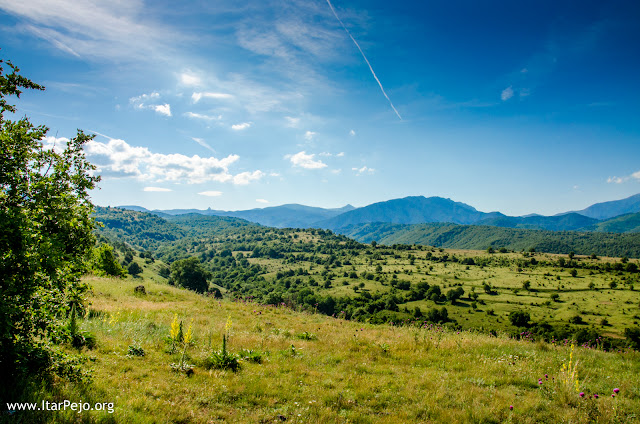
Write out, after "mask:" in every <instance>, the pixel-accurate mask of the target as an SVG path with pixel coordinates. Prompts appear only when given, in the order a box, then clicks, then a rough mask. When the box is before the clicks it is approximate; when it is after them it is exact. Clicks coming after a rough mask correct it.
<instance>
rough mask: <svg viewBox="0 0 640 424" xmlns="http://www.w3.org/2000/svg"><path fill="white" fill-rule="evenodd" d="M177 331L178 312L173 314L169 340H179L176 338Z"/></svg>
mask: <svg viewBox="0 0 640 424" xmlns="http://www.w3.org/2000/svg"><path fill="white" fill-rule="evenodd" d="M179 332H180V323H179V322H178V314H174V315H173V322H172V323H171V332H170V333H169V336H170V337H171V340H173V341H174V342H177V341H179V340H177V338H178V333H179Z"/></svg>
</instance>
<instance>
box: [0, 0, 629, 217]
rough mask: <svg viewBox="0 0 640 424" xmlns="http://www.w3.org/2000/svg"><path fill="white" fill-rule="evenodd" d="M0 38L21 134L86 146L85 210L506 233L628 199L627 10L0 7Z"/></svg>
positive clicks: (342, 0) (527, 4) (37, 1)
mask: <svg viewBox="0 0 640 424" xmlns="http://www.w3.org/2000/svg"><path fill="white" fill-rule="evenodd" d="M330 5H332V6H333V9H334V10H335V13H336V15H337V17H338V18H339V19H340V21H342V23H343V24H344V27H343V26H342V24H341V22H340V21H339V20H338V19H336V15H334V13H333V12H332V9H331V7H330ZM0 31H1V37H2V41H1V43H0V48H1V49H2V50H0V55H1V56H2V58H4V59H10V60H12V61H13V62H14V64H16V65H18V66H19V67H20V68H21V70H22V73H23V74H24V75H25V76H27V77H29V78H31V79H32V80H34V81H36V82H39V83H42V84H44V85H45V86H46V88H47V90H46V91H45V92H44V93H42V92H31V93H24V94H23V96H22V97H21V99H20V101H19V102H17V105H18V107H19V115H27V116H29V117H30V118H31V120H32V121H33V122H34V123H37V124H45V125H47V126H48V127H49V128H50V132H49V136H50V138H48V139H47V140H45V142H46V143H47V144H49V145H51V144H60V143H64V139H65V138H69V137H72V136H73V135H74V134H75V131H76V129H77V128H80V129H83V130H85V131H87V132H91V133H94V134H97V136H96V138H95V140H94V142H92V143H91V144H90V145H88V146H87V155H88V157H89V158H90V159H91V160H92V161H93V162H94V163H95V164H96V165H98V167H99V169H100V173H101V175H102V176H103V180H102V182H101V183H100V189H99V190H96V191H95V192H94V193H93V200H94V202H95V203H96V204H99V205H111V206H115V205H125V204H136V205H141V206H144V207H147V208H150V209H154V208H159V209H171V208H207V207H211V208H213V209H225V210H237V209H249V208H255V207H266V206H275V205H279V204H284V203H302V204H307V205H312V206H322V207H340V206H343V205H345V204H347V203H351V204H353V205H355V206H364V205H366V204H369V203H373V202H376V201H382V200H388V199H391V198H398V197H404V196H408V195H424V196H442V197H449V198H451V199H453V200H456V201H461V202H465V203H468V204H470V205H472V206H474V207H476V208H477V209H479V210H482V211H486V212H489V211H494V210H499V211H501V212H503V213H507V214H512V215H521V214H528V213H542V214H555V213H558V212H563V211H566V210H576V209H582V208H584V207H586V206H588V205H590V204H593V203H596V202H601V201H606V200H614V199H620V198H623V197H627V196H630V195H632V194H636V193H638V192H640V119H639V116H640V95H639V94H640V77H639V75H640V43H638V40H640V4H639V3H638V2H637V1H631V0H629V1H613V2H590V1H580V2H577V1H576V2H568V1H553V2H551V1H518V2H502V1H501V2H498V1H488V2H477V1H456V2H451V1H429V2H382V1H373V0H369V1H362V0H333V1H332V2H331V3H329V2H328V1H326V0H314V1H311V0H309V1H296V0H289V1H278V0H273V1H272V0H261V1H242V0H240V1H224V0H221V1H211V2H208V1H200V0H193V1H184V2H165V1H154V2H151V1H148V2H143V1H139V0H129V1H125V0H122V1H113V0H112V1H99V0H91V1H85V2H77V1H74V0H30V1H23V2H16V1H13V0H0ZM352 37H353V38H352ZM356 43H357V44H356ZM367 61H368V63H367ZM374 74H375V75H374ZM376 78H377V80H376ZM394 108H395V110H394Z"/></svg>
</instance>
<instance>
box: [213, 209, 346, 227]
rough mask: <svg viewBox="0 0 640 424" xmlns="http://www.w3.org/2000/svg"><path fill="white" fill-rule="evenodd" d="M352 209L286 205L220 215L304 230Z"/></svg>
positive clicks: (271, 225)
mask: <svg viewBox="0 0 640 424" xmlns="http://www.w3.org/2000/svg"><path fill="white" fill-rule="evenodd" d="M353 209H355V208H354V207H353V206H351V205H347V206H344V207H342V208H337V209H324V208H317V207H313V206H304V205H298V204H288V205H281V206H272V207H268V208H261V209H250V210H246V211H235V212H225V213H222V214H220V215H225V216H234V217H236V218H242V219H246V220H247V221H251V222H257V223H258V224H261V225H266V226H269V227H277V228H285V227H288V228H306V227H310V226H311V225H312V224H313V223H315V222H317V221H321V220H325V219H328V218H332V217H334V216H336V215H340V214H342V213H344V212H348V211H351V210H353Z"/></svg>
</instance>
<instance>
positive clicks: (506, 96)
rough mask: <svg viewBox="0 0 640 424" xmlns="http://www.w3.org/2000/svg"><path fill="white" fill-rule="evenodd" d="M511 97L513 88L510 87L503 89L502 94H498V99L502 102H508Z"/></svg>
mask: <svg viewBox="0 0 640 424" xmlns="http://www.w3.org/2000/svg"><path fill="white" fill-rule="evenodd" d="M512 97H513V87H511V86H509V87H507V88H505V89H504V90H502V93H500V99H501V100H502V101H503V102H504V101H507V100H509V99H510V98H512Z"/></svg>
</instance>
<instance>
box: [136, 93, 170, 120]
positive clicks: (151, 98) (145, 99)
mask: <svg viewBox="0 0 640 424" xmlns="http://www.w3.org/2000/svg"><path fill="white" fill-rule="evenodd" d="M159 99H160V93H158V92H156V91H154V92H153V93H149V94H141V95H139V96H136V97H131V98H130V99H129V104H131V106H133V107H134V108H135V109H151V110H154V111H156V112H157V113H159V114H160V115H164V116H171V105H169V103H164V104H157V103H156V102H157V101H158V100H159Z"/></svg>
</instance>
